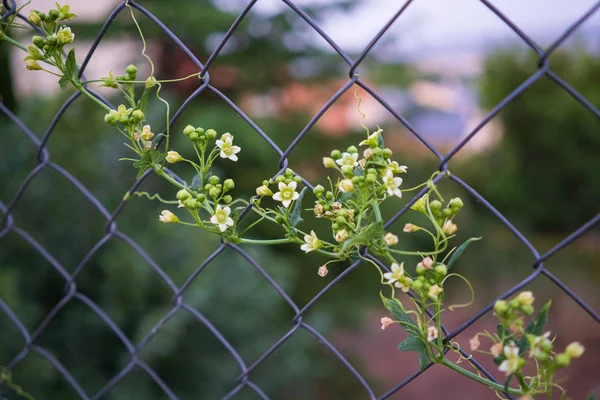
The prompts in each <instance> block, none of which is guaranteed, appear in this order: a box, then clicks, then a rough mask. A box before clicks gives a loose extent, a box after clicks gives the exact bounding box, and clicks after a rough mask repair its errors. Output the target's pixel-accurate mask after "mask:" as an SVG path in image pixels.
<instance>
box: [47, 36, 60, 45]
mask: <svg viewBox="0 0 600 400" xmlns="http://www.w3.org/2000/svg"><path fill="white" fill-rule="evenodd" d="M46 43H48V45H49V46H51V47H54V46H56V45H57V44H58V37H57V36H56V35H55V34H54V35H50V36H47V37H46Z"/></svg>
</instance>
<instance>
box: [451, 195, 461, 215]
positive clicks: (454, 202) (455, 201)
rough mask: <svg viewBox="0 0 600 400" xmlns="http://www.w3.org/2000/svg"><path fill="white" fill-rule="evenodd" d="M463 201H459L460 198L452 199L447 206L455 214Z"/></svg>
mask: <svg viewBox="0 0 600 400" xmlns="http://www.w3.org/2000/svg"><path fill="white" fill-rule="evenodd" d="M463 205H464V204H463V201H462V200H461V199H460V197H455V198H454V199H451V200H450V203H449V204H448V206H449V207H450V208H451V209H452V211H454V212H455V213H456V212H457V211H458V210H460V209H461V208H463Z"/></svg>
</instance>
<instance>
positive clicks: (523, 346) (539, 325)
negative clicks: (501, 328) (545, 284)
mask: <svg viewBox="0 0 600 400" xmlns="http://www.w3.org/2000/svg"><path fill="white" fill-rule="evenodd" d="M551 304H552V300H548V302H547V303H546V304H544V306H543V307H542V308H540V311H538V313H537V315H536V316H535V318H534V319H533V320H532V321H531V322H530V323H529V325H527V328H525V335H523V337H522V338H521V339H520V340H519V341H518V342H517V346H518V347H519V355H523V354H525V353H526V352H527V350H529V341H528V340H527V336H526V335H527V334H530V335H534V336H540V335H541V334H542V332H543V331H544V326H545V325H546V322H547V321H548V311H549V310H550V305H551Z"/></svg>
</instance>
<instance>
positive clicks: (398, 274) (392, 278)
mask: <svg viewBox="0 0 600 400" xmlns="http://www.w3.org/2000/svg"><path fill="white" fill-rule="evenodd" d="M391 270H392V271H391V272H386V273H385V274H383V278H384V279H387V280H388V281H387V283H388V284H390V283H394V282H396V281H397V280H398V279H400V278H402V275H404V263H402V264H400V265H398V264H396V263H393V264H392V268H391Z"/></svg>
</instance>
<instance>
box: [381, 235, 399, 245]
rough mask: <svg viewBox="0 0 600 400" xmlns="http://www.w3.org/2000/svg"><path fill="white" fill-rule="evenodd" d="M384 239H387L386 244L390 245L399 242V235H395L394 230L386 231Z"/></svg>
mask: <svg viewBox="0 0 600 400" xmlns="http://www.w3.org/2000/svg"><path fill="white" fill-rule="evenodd" d="M383 240H385V244H387V245H388V246H393V245H395V244H398V236H396V235H394V234H393V233H392V232H388V233H386V234H385V236H384V238H383Z"/></svg>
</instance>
